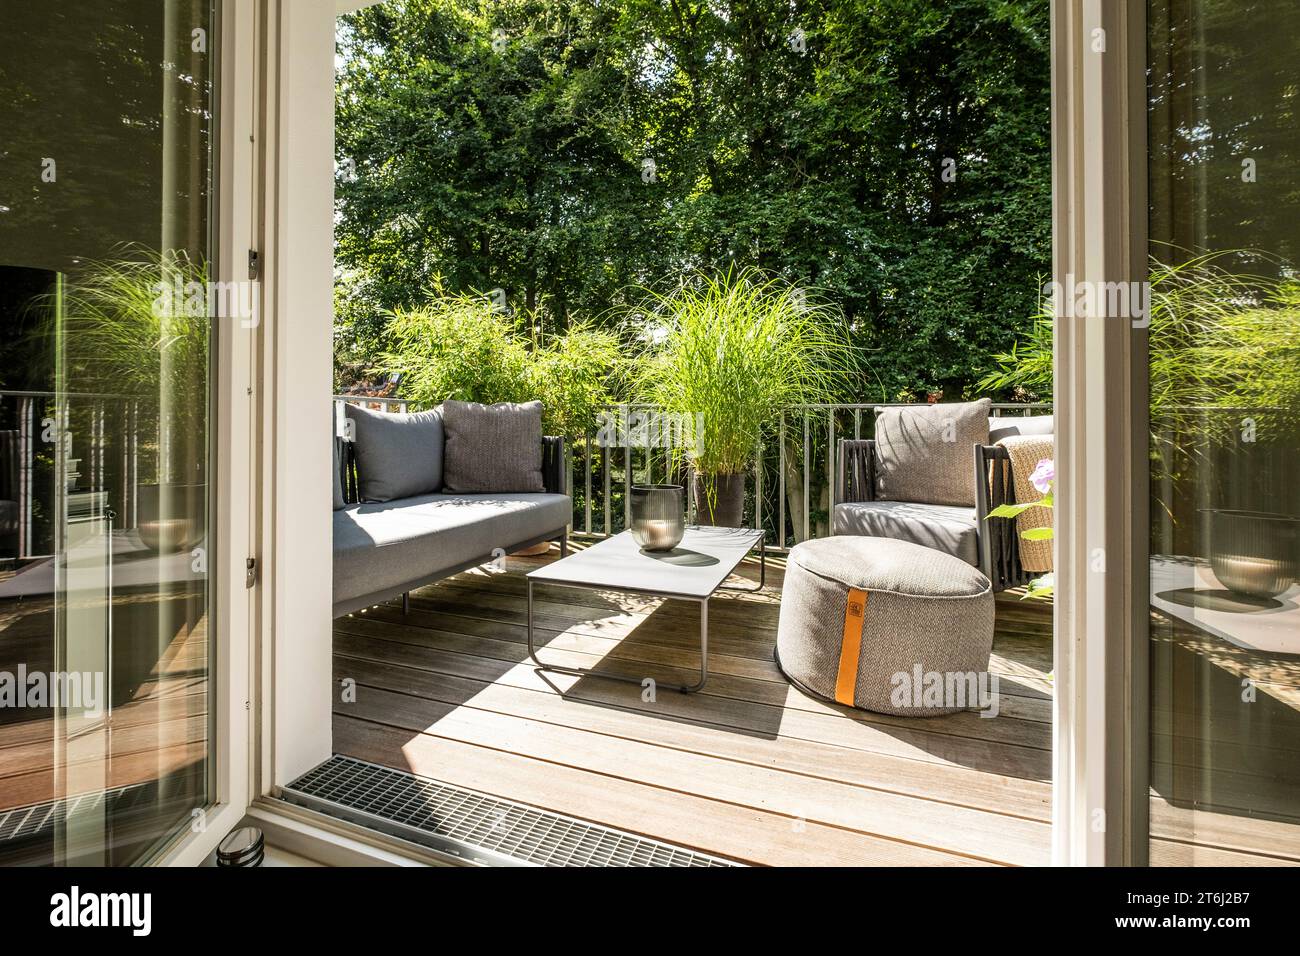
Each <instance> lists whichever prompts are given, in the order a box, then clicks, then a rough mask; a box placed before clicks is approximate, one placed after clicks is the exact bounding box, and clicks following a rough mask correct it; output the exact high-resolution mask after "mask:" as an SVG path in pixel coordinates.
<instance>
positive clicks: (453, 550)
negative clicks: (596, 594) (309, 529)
mask: <svg viewBox="0 0 1300 956" xmlns="http://www.w3.org/2000/svg"><path fill="white" fill-rule="evenodd" d="M572 509H573V500H572V499H571V498H569V496H568V495H552V494H490V495H453V494H446V493H437V494H428V495H419V496H416V497H413V498H404V499H401V500H400V501H390V502H371V503H362V504H357V505H348V506H347V507H346V508H344V509H343V510H341V511H336V512H334V602H335V604H336V605H339V604H342V603H344V602H347V601H350V600H353V599H356V598H360V597H363V596H365V595H368V594H382V593H385V592H391V591H393V590H395V589H398V588H401V587H402V586H403V585H407V584H410V583H412V582H415V581H421V580H427V579H429V578H432V577H435V576H437V575H438V574H439V573H441V572H443V571H448V572H449V571H450V570H451V569H454V568H458V567H460V566H462V565H466V564H469V563H470V562H475V561H478V560H480V559H481V560H483V561H486V560H488V558H490V557H491V556H492V553H493V551H494V549H496V548H501V549H502V550H503V551H509V550H510V549H511V548H513V547H514V546H516V545H520V544H523V543H525V542H529V541H532V540H534V539H536V538H540V537H542V536H543V535H545V534H549V533H552V532H556V531H559V530H561V529H563V528H564V527H565V526H566V525H567V524H568V523H569V520H570V518H571V517H572Z"/></svg>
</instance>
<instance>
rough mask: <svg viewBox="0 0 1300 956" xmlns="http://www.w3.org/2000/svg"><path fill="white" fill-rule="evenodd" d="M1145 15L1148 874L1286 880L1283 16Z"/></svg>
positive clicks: (1299, 183)
mask: <svg viewBox="0 0 1300 956" xmlns="http://www.w3.org/2000/svg"><path fill="white" fill-rule="evenodd" d="M1149 10H1150V26H1149V54H1150V60H1149V63H1150V68H1149V71H1148V79H1149V91H1148V92H1149V105H1148V109H1149V120H1150V150H1151V156H1150V164H1151V165H1150V196H1151V219H1150V227H1151V228H1150V235H1151V250H1150V252H1151V275H1150V279H1151V302H1152V310H1151V328H1150V360H1149V362H1150V379H1151V441H1152V444H1151V469H1152V473H1151V515H1152V528H1151V596H1150V610H1151V644H1150V655H1151V656H1150V660H1151V729H1150V743H1151V748H1150V754H1151V757H1150V759H1151V789H1152V792H1151V795H1150V829H1151V839H1150V843H1149V853H1150V861H1151V862H1152V863H1153V864H1176V865H1207V864H1208V865H1234V864H1250V863H1256V864H1258V863H1264V864H1268V863H1277V862H1279V861H1290V862H1296V861H1300V481H1298V480H1297V475H1298V474H1300V272H1297V269H1298V268H1300V162H1297V158H1298V157H1297V152H1298V151H1300V111H1298V110H1297V102H1296V100H1297V85H1296V53H1297V37H1300V6H1298V5H1297V4H1296V3H1294V2H1293V0H1265V2H1261V3H1255V4H1222V3H1212V2H1209V0H1178V2H1174V0H1152V2H1151V3H1150V5H1149Z"/></svg>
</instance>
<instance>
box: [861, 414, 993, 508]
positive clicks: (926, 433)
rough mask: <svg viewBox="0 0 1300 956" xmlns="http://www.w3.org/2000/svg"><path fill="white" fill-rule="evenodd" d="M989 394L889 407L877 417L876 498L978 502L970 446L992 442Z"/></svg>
mask: <svg viewBox="0 0 1300 956" xmlns="http://www.w3.org/2000/svg"><path fill="white" fill-rule="evenodd" d="M991 404H992V402H990V401H989V400H988V399H987V398H981V399H980V400H979V401H977V402H951V403H949V404H946V405H925V406H910V407H907V408H887V409H885V410H884V411H882V412H881V413H880V414H879V415H878V416H876V497H877V498H879V499H880V500H882V501H918V502H924V503H925V504H932V505H964V506H966V507H968V508H969V507H974V505H975V459H974V452H973V451H972V450H971V446H973V445H974V444H976V443H977V442H978V443H979V444H982V445H986V444H988V440H989V406H990V405H991Z"/></svg>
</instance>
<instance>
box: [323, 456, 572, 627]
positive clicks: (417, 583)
mask: <svg viewBox="0 0 1300 956" xmlns="http://www.w3.org/2000/svg"><path fill="white" fill-rule="evenodd" d="M335 441H337V442H339V443H340V446H341V447H340V454H339V468H340V469H341V470H342V476H341V477H342V480H343V501H344V502H345V503H346V504H350V505H354V504H358V503H360V490H359V489H360V479H359V476H358V474H357V456H356V447H355V443H354V442H351V441H346V440H344V439H342V438H336V439H335ZM565 478H566V475H565V458H564V439H563V438H562V437H560V436H558V435H545V436H543V437H542V486H543V488H544V489H545V491H546V492H547V493H548V494H557V495H562V494H567V493H568V492H567V489H566V484H567V482H566V481H565ZM543 541H556V542H558V543H559V545H560V557H562V558H563V557H566V556H567V555H568V553H569V527H568V524H565V526H564V527H562V528H558V529H556V530H554V531H548V532H546V533H545V534H543V535H539V536H538V537H534V538H528V539H526V540H524V541H514V542H511V543H509V544H507V545H505V551H506V553H507V554H509V553H510V552H513V551H520V550H522V549H524V548H530V547H532V546H533V545H535V544H541V543H542V542H543ZM494 551H495V549H493V550H492V551H488V552H487V553H486V554H484V555H482V556H481V557H477V558H473V559H471V560H469V561H465V562H462V563H461V564H457V565H454V566H452V567H449V568H444V569H442V570H441V571H438V572H436V573H435V574H427V575H420V576H418V577H415V578H412V579H411V580H410V581H407V582H405V583H403V584H401V585H398V586H397V587H392V588H385V589H384V590H382V591H376V592H374V593H372V594H366V595H362V596H361V597H357V598H351V599H349V600H347V601H340V602H336V603H335V605H334V617H336V618H339V617H343V616H344V615H345V614H351V613H352V612H353V611H359V610H361V609H363V608H368V607H373V606H374V605H376V604H383V603H384V602H386V601H391V600H392V599H393V598H395V597H401V599H402V613H403V614H408V613H410V610H411V592H412V591H414V590H415V589H416V588H422V587H424V586H425V585H428V584H436V583H437V582H438V581H442V580H444V579H445V578H449V577H451V576H452V575H455V574H460V573H461V572H462V571H468V570H470V569H471V568H476V567H478V566H480V565H483V564H487V563H488V562H489V561H492V560H494V559H495V557H496V554H495V553H494Z"/></svg>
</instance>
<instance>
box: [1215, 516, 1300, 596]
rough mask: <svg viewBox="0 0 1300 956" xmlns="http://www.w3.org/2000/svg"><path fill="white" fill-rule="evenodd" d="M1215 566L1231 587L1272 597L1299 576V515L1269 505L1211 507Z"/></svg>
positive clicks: (1231, 588) (1220, 581)
mask: <svg viewBox="0 0 1300 956" xmlns="http://www.w3.org/2000/svg"><path fill="white" fill-rule="evenodd" d="M1205 513H1206V515H1207V516H1208V519H1209V532H1210V535H1209V540H1210V567H1212V568H1213V569H1214V576H1215V577H1217V578H1218V579H1219V583H1220V584H1222V585H1223V586H1224V587H1225V588H1227V589H1228V590H1229V591H1233V592H1235V593H1237V594H1245V595H1247V596H1249V597H1257V598H1271V597H1276V596H1277V595H1279V594H1281V593H1282V592H1283V591H1285V590H1286V589H1287V588H1289V587H1290V586H1291V585H1292V584H1293V583H1294V582H1295V580H1296V575H1297V573H1298V570H1300V569H1298V567H1297V565H1298V563H1300V518H1297V517H1295V516H1294V515H1280V514H1272V513H1270V512H1265V511H1237V510H1234V509H1230V508H1206V509H1205Z"/></svg>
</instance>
